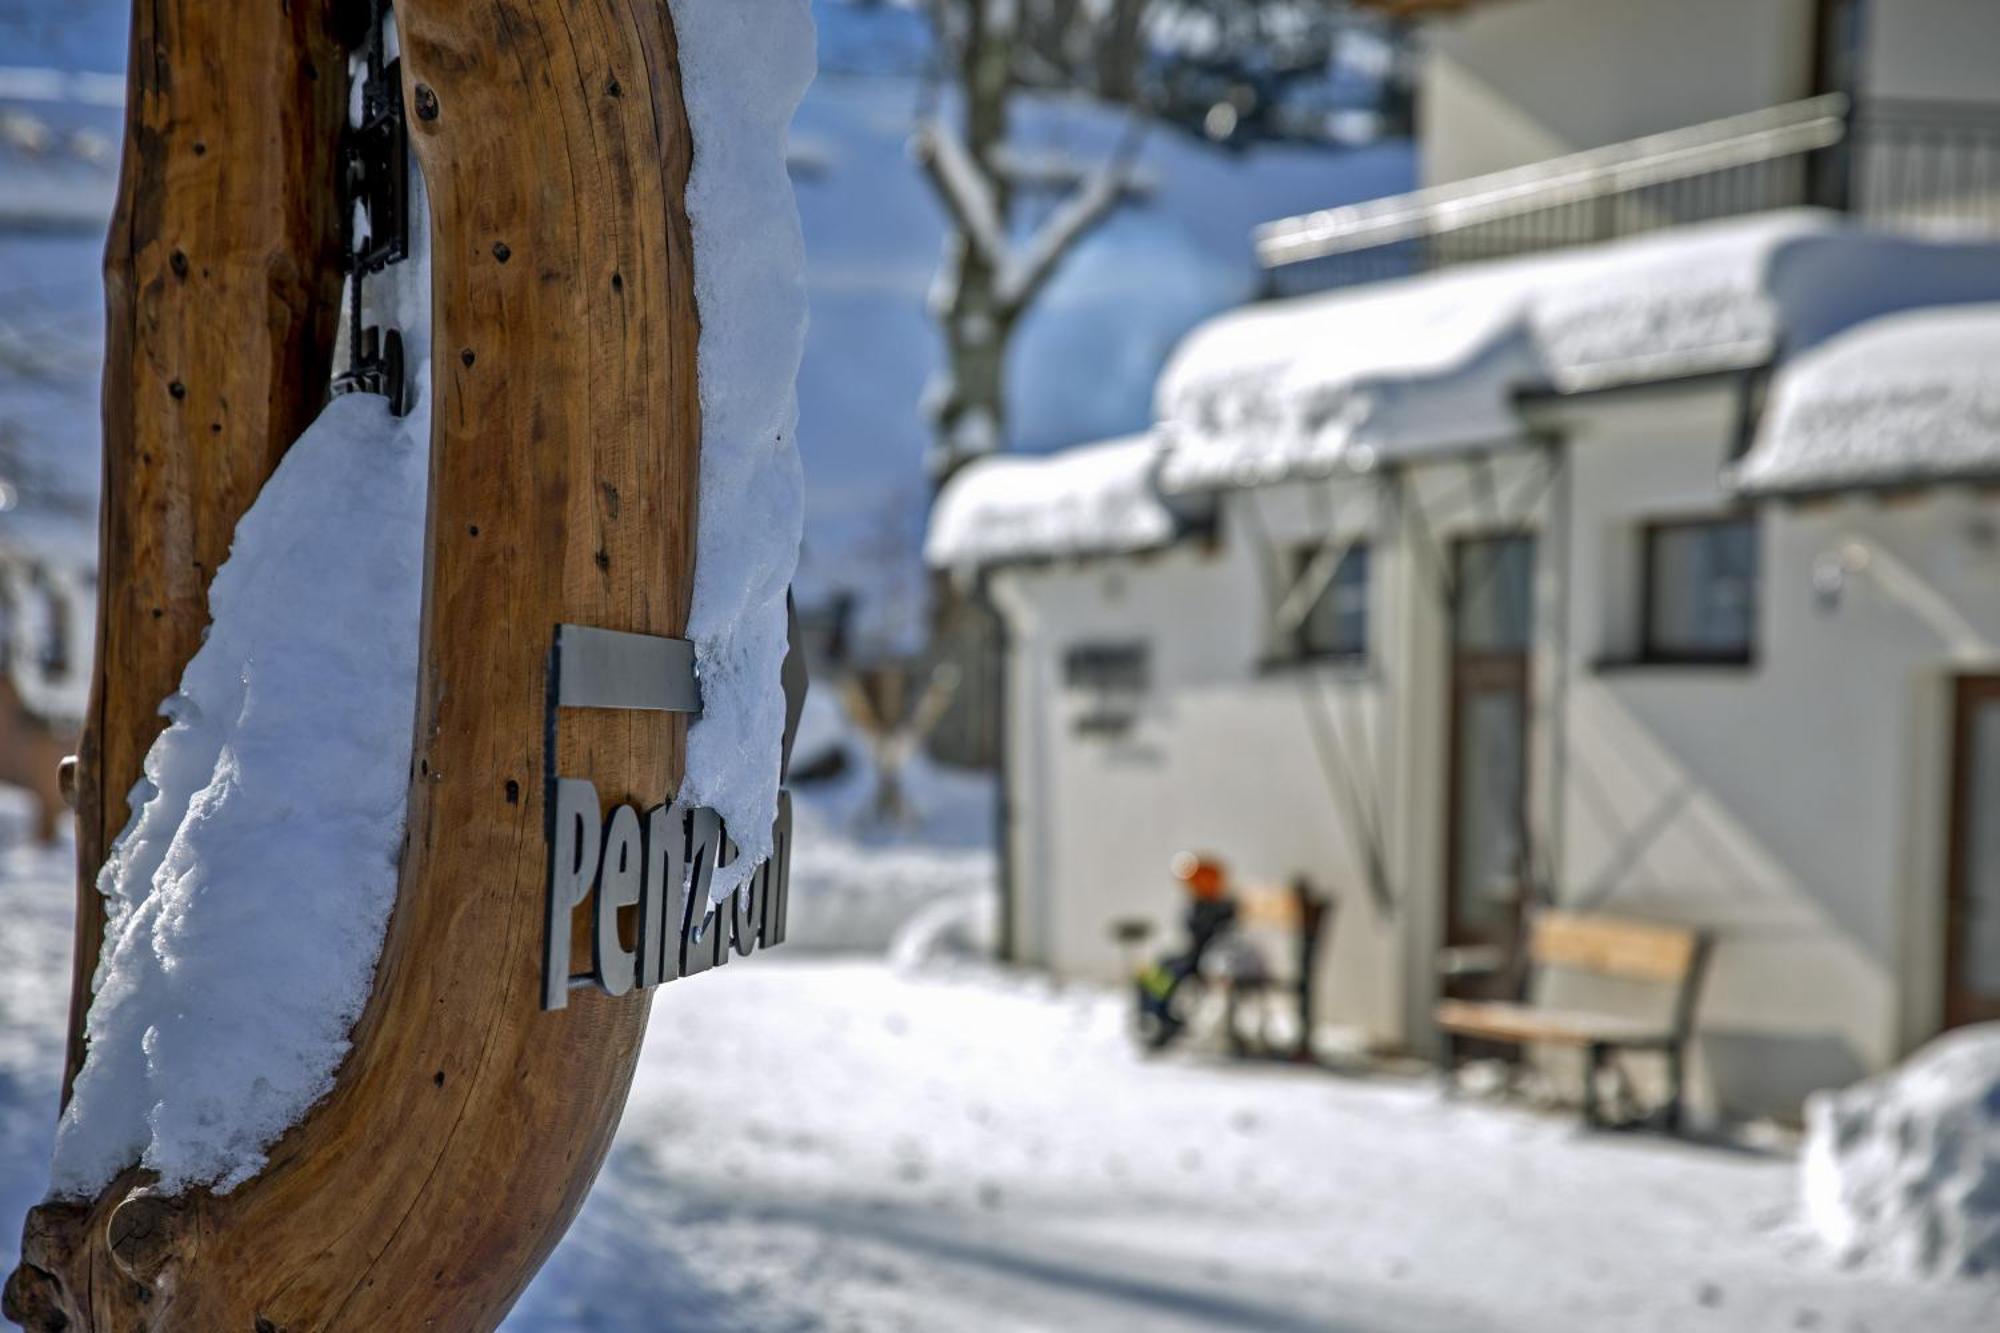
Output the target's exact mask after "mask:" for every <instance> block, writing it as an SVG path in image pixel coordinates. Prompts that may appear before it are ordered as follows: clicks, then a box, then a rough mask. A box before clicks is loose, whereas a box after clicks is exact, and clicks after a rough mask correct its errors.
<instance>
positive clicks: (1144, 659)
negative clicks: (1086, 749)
mask: <svg viewBox="0 0 2000 1333" xmlns="http://www.w3.org/2000/svg"><path fill="white" fill-rule="evenodd" d="M1151 678H1152V654H1151V652H1150V651H1149V650H1148V648H1147V646H1146V645H1145V644H1144V643H1079V644H1075V645H1072V646H1071V647H1070V648H1069V649H1068V650H1067V651H1066V652H1064V654H1063V684H1064V685H1065V686H1067V687H1068V688H1069V689H1071V690H1074V691H1076V692H1077V693H1080V694H1083V695H1085V696H1087V697H1086V700H1085V703H1084V706H1083V708H1082V709H1081V710H1080V711H1079V712H1078V713H1077V714H1076V715H1075V717H1074V718H1073V719H1072V722H1071V729H1072V730H1073V731H1075V732H1076V734H1077V735H1079V736H1106V737H1117V736H1122V735H1124V734H1125V733H1126V732H1128V731H1130V730H1131V729H1132V725H1133V723H1134V722H1136V721H1137V720H1138V716H1139V703H1140V700H1141V699H1142V698H1143V697H1144V695H1145V693H1146V688H1147V686H1148V685H1149V684H1150V683H1151Z"/></svg>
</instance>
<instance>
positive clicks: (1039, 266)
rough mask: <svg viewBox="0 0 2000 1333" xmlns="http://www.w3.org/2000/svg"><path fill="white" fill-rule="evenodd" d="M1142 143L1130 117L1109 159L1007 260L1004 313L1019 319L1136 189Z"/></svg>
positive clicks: (1137, 124)
mask: <svg viewBox="0 0 2000 1333" xmlns="http://www.w3.org/2000/svg"><path fill="white" fill-rule="evenodd" d="M1144 139H1145V130H1144V122H1143V121H1142V120H1141V119H1140V118H1138V117H1137V116H1135V117H1133V119H1132V122H1131V127H1130V128H1129V129H1128V130H1127V132H1126V134H1125V138H1124V140H1123V141H1122V142H1121V143H1120V144H1119V147H1118V151H1117V153H1116V154H1115V155H1114V156H1113V157H1112V159H1111V160H1110V161H1109V162H1106V163H1105V164H1104V166H1103V167H1102V168H1101V169H1100V170H1099V171H1098V172H1097V173H1096V174H1095V175H1094V176H1093V177H1092V178H1091V179H1090V180H1089V181H1088V182H1087V183H1085V185H1084V186H1083V187H1082V188H1081V189H1079V190H1078V191H1077V192H1076V193H1075V194H1074V195H1073V196H1071V197H1070V199H1069V200H1068V201H1067V202H1065V203H1064V204H1063V206H1062V207H1060V208H1058V209H1057V210H1056V211H1055V212H1054V213H1053V214H1051V215H1050V217H1049V220H1048V221H1047V222H1045V223H1043V224H1042V226H1041V228H1040V229H1039V230H1038V231H1036V232H1035V234H1034V235H1033V236H1032V237H1030V238H1029V240H1028V243H1027V244H1026V245H1025V246H1023V247H1022V249H1021V252H1020V254H1019V255H1018V256H1014V257H1012V258H1010V259H1009V261H1008V263H1007V265H1006V267H1005V268H1003V269H1002V270H1001V275H1000V290H999V299H1000V305H1001V308H1002V309H1003V310H1006V311H1008V312H1010V313H1013V314H1018V313H1020V312H1021V311H1022V310H1025V309H1027V307H1028V306H1029V305H1030V304H1031V303H1032V302H1033V301H1034V299H1035V297H1036V296H1038V295H1039V294H1040V293H1041V290H1042V288H1043V287H1045V286H1046V285H1047V284H1048V281H1049V279H1050V278H1051V277H1053V276H1054V275H1055V271H1056V267H1057V266H1058V265H1059V264H1061V263H1062V261H1063V259H1064V257H1065V256H1067V255H1068V254H1069V252H1070V251H1072V250H1074V249H1075V248H1076V247H1077V246H1078V245H1079V244H1080V243H1082V241H1083V239H1084V238H1085V237H1087V236H1088V235H1090V233H1091V232H1093V231H1095V230H1096V229H1097V228H1098V227H1099V226H1100V225H1101V224H1102V223H1103V222H1104V221H1105V219H1106V218H1109V217H1110V216H1111V214H1112V211H1113V210H1114V209H1116V208H1117V207H1118V205H1119V203H1120V202H1121V201H1123V200H1124V199H1125V197H1126V196H1127V195H1128V194H1130V193H1131V192H1133V190H1134V189H1136V188H1137V178H1136V172H1135V170H1134V159H1135V158H1137V156H1138V153H1139V146H1140V144H1141V143H1142V142H1144Z"/></svg>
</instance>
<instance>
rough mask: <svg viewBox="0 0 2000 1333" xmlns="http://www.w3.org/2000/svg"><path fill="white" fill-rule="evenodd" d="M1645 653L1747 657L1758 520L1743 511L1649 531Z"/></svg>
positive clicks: (1692, 658) (1672, 658) (1662, 658)
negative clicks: (1743, 513)
mask: <svg viewBox="0 0 2000 1333" xmlns="http://www.w3.org/2000/svg"><path fill="white" fill-rule="evenodd" d="M1645 582H1646V586H1645V600H1644V611H1645V622H1644V641H1643V644H1642V646H1641V647H1642V655H1643V656H1644V657H1645V658H1646V660H1648V661H1653V662H1748V661H1749V660H1750V657H1751V650H1752V648H1753V646H1754V645H1755V642H1756V637H1757V521H1756V519H1755V518H1753V517H1751V516H1748V515H1742V516H1735V517H1730V518H1718V519H1706V520H1697V521H1693V522H1672V523H1654V524H1650V525H1649V526H1648V527H1647V528H1646V549H1645Z"/></svg>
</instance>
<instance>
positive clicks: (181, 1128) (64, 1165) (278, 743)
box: [51, 165, 431, 1198]
mask: <svg viewBox="0 0 2000 1333" xmlns="http://www.w3.org/2000/svg"><path fill="white" fill-rule="evenodd" d="M410 188H411V195H410V217H411V226H410V255H409V257H408V258H407V259H406V260H404V261H403V262H402V263H400V264H396V265H393V266H391V267H390V268H389V269H388V270H386V271H385V272H384V273H382V274H381V275H379V276H376V277H371V278H370V279H369V281H368V284H367V298H368V300H367V304H368V307H369V313H370V316H371V320H380V321H383V322H386V323H387V324H388V325H389V326H391V327H394V328H396V329H398V330H400V331H401V333H402V337H403V346H404V351H405V356H406V364H408V365H409V366H410V367H412V370H413V379H412V388H413V390H414V393H413V397H414V406H413V408H412V410H411V412H410V414H409V415H408V416H406V417H403V418H401V419H400V420H399V419H397V418H396V417H393V416H391V415H390V414H389V408H388V403H387V400H385V399H383V398H381V397H378V396H376V395H373V394H352V395H348V396H346V397H342V398H336V399H334V400H333V402H332V403H330V404H328V406H327V408H326V410H325V411H324V412H322V413H321V414H320V416H319V418H318V419H317V420H316V421H314V422H313V424H312V425H311V426H309V427H308V428H307V429H306V432H305V433H304V434H303V435H301V436H300V437H299V439H298V441H297V442H296V443H295V444H293V445H292V447H291V449H290V450H289V451H287V453H286V454H285V457H284V460H283V461H282V462H280V463H279V464H278V467H277V470H276V471H275V472H273V473H272V475H271V478H270V480H269V481H267V482H266V483H265V485H264V489H263V490H262V491H261V492H260V493H259V494H258V496H257V499H256V501H255V502H254V503H253V504H252V505H251V506H250V508H249V510H248V511H247V512H246V513H245V514H244V515H243V518H242V519H241V521H240V522H239V523H238V524H237V528H236V535H235V539H234V541H233V543H232V545H231V547H230V554H229V559H228V560H227V561H226V562H224V564H223V565H222V567H221V568H220V569H218V570H217V571H216V574H215V581H214V583H213V585H212V586H211V588H210V590H209V607H210V613H211V617H212V623H211V624H210V627H209V631H208V637H207V639H206V640H205V641H204V642H203V644H202V646H201V649H200V650H199V651H198V652H196V654H195V655H194V658H193V660H192V661H190V662H189V663H188V668H187V671H186V673H185V674H184V675H183V676H182V678H181V684H180V688H179V690H178V691H177V692H176V693H175V694H174V695H173V697H172V698H170V699H168V700H167V701H166V703H165V704H163V705H162V706H161V709H160V711H161V713H162V714H163V715H164V716H166V717H167V718H168V720H169V723H170V725H169V726H168V727H167V729H166V731H164V732H163V733H161V735H160V738H159V739H158V740H157V741H155V742H154V743H153V748H152V749H151V750H150V751H148V752H147V755H146V764H145V777H144V778H143V779H142V780H141V781H140V782H139V784H138V785H137V786H136V787H134V788H133V790H132V793H131V796H130V798H129V799H130V804H131V807H132V811H133V814H132V819H131V822H130V823H129V824H127V825H126V827H125V829H124V831H123V832H121V833H120V834H119V835H118V839H117V841H116V842H115V843H114V844H113V845H112V848H111V853H110V855H109V856H108V857H107V858H106V860H105V864H104V868H103V871H102V872H101V873H100V874H99V876H98V880H97V888H98V891H99V892H100V893H102V894H103V895H104V897H105V900H106V911H107V920H106V923H105V934H104V944H103V951H102V954H101V955H100V958H99V962H98V968H97V976H96V980H95V984H94V996H93V999H92V1001H91V1006H90V1013H89V1016H88V1018H87V1020H86V1024H87V1028H86V1030H87V1033H88V1036H89V1040H90V1045H89V1054H88V1055H87V1057H86V1058H85V1060H84V1063H83V1067H82V1068H81V1069H80V1070H79V1071H78V1074H77V1079H76V1087H75V1093H74V1096H73V1097H72V1099H71V1101H70V1104H69V1106H68V1108H67V1109H66V1110H65V1111H64V1113H63V1117H62V1121H61V1123H60V1125H59V1126H58V1128H57V1131H56V1150H55V1166H54V1173H53V1179H52V1182H51V1193H52V1194H54V1195H55V1196H58V1197H67V1198H77V1197H88V1196H91V1195H94V1194H95V1193H97V1191H99V1190H101V1189H102V1188H103V1187H104V1186H105V1185H107V1184H108V1183H110V1181H111V1180H112V1178H113V1177H115V1176H116V1175H117V1174H118V1173H119V1172H120V1171H122V1170H124V1169H125V1168H126V1167H128V1166H131V1165H133V1164H135V1163H136V1164H138V1165H142V1166H145V1167H148V1168H150V1169H152V1170H154V1171H157V1172H158V1173H159V1176H160V1181H159V1187H160V1188H161V1189H162V1190H164V1191H165V1192H167V1193H169V1194H177V1193H180V1192H182V1191H184V1190H186V1189H187V1188H189V1187H192V1186H196V1185H212V1186H214V1187H215V1188H216V1189H217V1190H218V1191H219V1192H224V1193H226V1192H227V1191H229V1190H231V1189H234V1188H235V1187H236V1186H238V1185H240V1184H242V1183H243V1182H244V1181H246V1180H249V1179H250V1178H251V1177H253V1176H255V1175H256V1174H257V1173H258V1172H259V1171H261V1170H262V1169H263V1168H264V1165H265V1161H266V1157H265V1154H266V1151H267V1150H268V1149H269V1147H270V1145H271V1144H272V1143H273V1142H275V1141H276V1140H277V1138H278V1137H279V1135H281V1134H283V1133H284V1132H285V1131H286V1130H287V1129H289V1128H291V1127H292V1126H293V1125H295V1124H297V1123H298V1122H299V1121H300V1120H302V1119H303V1118H304V1117H305V1114H306V1112H307V1111H308V1110H310V1109H311V1108H312V1106H313V1104H314V1103H315V1102H317V1101H319V1099H320V1098H322V1097H324V1096H325V1095H326V1094H327V1093H328V1092H330V1091H332V1089H333V1082H334V1075H335V1073H336V1072H337V1071H338V1070H339V1068H340V1063H341V1061H342V1060H343V1059H344V1058H346V1055H347V1052H348V1049H349V1045H350V1042H349V1034H350V1033H351V1031H352V1029H353V1027H354V1023H355V1021H356V1020H357V1019H359V1018H360V1016H361V1010H362V1007H363V1005H365V1004H366V1003H367V1000H368V995H369V992H370V990H371V988H372V986H373V980H374V974H375V964H376V961H377V960H378V959H379V957H380V956H381V951H382V939H383V933H384V931H385V930H386V928H387V926H388V920H389V913H390V911H391V909H392V908H393V907H394V905H395V900H396V884H397V876H398V872H399V868H400V860H401V853H402V840H403V826H404V820H405V818H406V816H407V804H408V800H409V785H410V754H411V747H412V743H413V737H414V731H415V726H416V706H417V658H418V640H419V635H420V632H421V631H420V625H421V620H422V615H423V584H424V540H425V509H426V506H427V503H428V500H429V494H430V437H431V430H430V315H431V307H430V300H431V282H430V261H429V244H430V241H429V236H428V234H427V232H428V226H429V216H430V214H429V210H428V207H427V206H426V203H425V197H424V191H423V182H422V179H421V177H420V176H419V175H418V174H417V172H416V170H415V168H414V165H413V167H412V170H411V186H410Z"/></svg>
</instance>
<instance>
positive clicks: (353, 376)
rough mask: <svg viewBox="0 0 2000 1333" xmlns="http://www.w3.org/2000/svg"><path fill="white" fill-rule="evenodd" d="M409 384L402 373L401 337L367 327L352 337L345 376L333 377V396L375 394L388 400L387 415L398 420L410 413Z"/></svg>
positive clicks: (390, 332) (392, 332)
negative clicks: (351, 352) (351, 347)
mask: <svg viewBox="0 0 2000 1333" xmlns="http://www.w3.org/2000/svg"><path fill="white" fill-rule="evenodd" d="M409 384H410V381H409V377H408V376H406V375H405V374H404V373H403V335H402V334H400V333H398V332H396V330H394V329H390V330H388V331H387V332H386V333H385V332H384V331H383V330H381V329H380V328H377V327H376V326H375V325H373V324H370V325H369V326H368V327H367V328H365V329H363V330H361V332H360V333H359V334H357V335H355V341H354V355H353V357H352V358H351V359H350V362H349V365H348V368H347V370H346V372H345V373H343V374H340V375H336V376H334V377H333V396H334V397H335V398H338V397H340V396H341V395H342V394H344V393H379V394H381V395H382V396H383V397H384V398H387V399H388V400H389V413H390V415H391V416H398V417H400V416H402V415H403V414H404V413H406V412H408V411H409V410H410V402H409V398H410V393H409Z"/></svg>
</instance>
